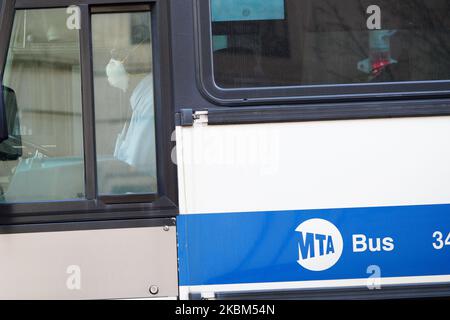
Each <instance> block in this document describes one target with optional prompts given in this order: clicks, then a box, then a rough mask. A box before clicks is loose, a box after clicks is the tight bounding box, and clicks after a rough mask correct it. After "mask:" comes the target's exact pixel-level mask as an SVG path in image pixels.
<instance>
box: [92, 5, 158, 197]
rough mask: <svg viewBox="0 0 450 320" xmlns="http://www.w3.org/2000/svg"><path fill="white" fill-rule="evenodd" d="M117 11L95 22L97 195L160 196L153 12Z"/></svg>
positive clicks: (96, 17) (98, 13)
mask: <svg viewBox="0 0 450 320" xmlns="http://www.w3.org/2000/svg"><path fill="white" fill-rule="evenodd" d="M113 9H114V10H111V9H109V8H108V9H107V10H105V9H102V8H100V10H96V11H95V12H94V13H93V14H92V19H91V20H92V48H93V65H94V96H95V118H96V119H95V120H96V121H95V130H96V148H97V169H98V170H97V172H98V179H97V180H98V190H99V194H100V195H107V196H117V195H145V194H156V193H157V174H156V172H157V170H156V138H155V106H154V105H155V104H154V94H153V92H154V90H153V83H154V82H153V67H152V65H153V59H152V37H151V12H150V8H146V7H142V6H138V7H136V8H134V10H131V9H130V7H129V6H127V8H126V9H125V10H126V11H120V7H115V8H113ZM130 10H131V11H130Z"/></svg>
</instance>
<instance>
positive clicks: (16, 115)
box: [0, 9, 84, 202]
mask: <svg viewBox="0 0 450 320" xmlns="http://www.w3.org/2000/svg"><path fill="white" fill-rule="evenodd" d="M66 19H67V14H66V11H65V9H40V10H18V11H16V15H15V20H14V25H13V31H12V35H11V41H10V47H9V53H8V58H7V61H6V66H5V72H4V77H3V83H2V84H3V87H2V90H3V93H4V94H3V96H4V103H5V107H6V116H7V126H8V132H9V139H7V140H6V141H4V142H3V143H1V144H0V202H27V201H46V200H69V199H79V198H83V197H84V160H83V130H82V129H83V127H82V117H81V78H80V50H79V33H78V30H69V29H68V28H67V27H66Z"/></svg>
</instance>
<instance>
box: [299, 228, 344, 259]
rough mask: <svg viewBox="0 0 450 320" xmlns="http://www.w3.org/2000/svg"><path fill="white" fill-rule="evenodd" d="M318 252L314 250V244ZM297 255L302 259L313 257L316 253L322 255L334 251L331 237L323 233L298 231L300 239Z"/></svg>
mask: <svg viewBox="0 0 450 320" xmlns="http://www.w3.org/2000/svg"><path fill="white" fill-rule="evenodd" d="M316 243H317V247H318V248H319V252H316V249H315V248H316V245H315V244H316ZM298 250H299V255H301V257H302V259H308V258H314V257H315V256H316V255H319V256H323V255H326V254H333V253H335V250H334V245H333V237H332V236H331V235H325V234H319V233H317V234H314V233H309V232H307V233H306V234H305V235H303V232H300V241H299V243H298Z"/></svg>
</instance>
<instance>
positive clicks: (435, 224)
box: [177, 205, 450, 285]
mask: <svg viewBox="0 0 450 320" xmlns="http://www.w3.org/2000/svg"><path fill="white" fill-rule="evenodd" d="M315 218H319V219H324V220H327V221H329V222H331V223H332V224H334V225H335V226H336V227H337V228H338V229H339V231H340V233H341V235H342V238H343V242H344V247H343V252H342V255H341V257H340V259H339V260H338V262H337V263H336V264H335V265H333V266H332V267H330V268H329V269H327V270H324V271H310V270H307V269H305V268H304V267H302V266H301V265H299V264H298V263H297V260H298V259H299V249H298V248H299V245H298V244H299V241H300V237H301V235H300V233H299V232H296V231H295V230H296V228H297V227H298V226H299V225H300V224H301V223H302V222H304V221H307V220H309V219H315ZM177 224H178V225H177V227H178V228H177V229H178V241H179V267H180V269H179V272H180V285H212V284H237V283H258V282H284V281H305V280H337V279H355V278H361V279H362V278H367V277H368V276H369V274H367V268H368V266H371V265H377V266H379V267H380V270H381V276H382V277H403V276H429V275H448V274H450V246H444V248H442V249H440V250H437V249H435V248H434V247H433V243H434V242H435V241H436V240H435V239H434V238H433V233H434V232H436V231H440V232H442V234H443V236H444V238H443V241H445V238H446V236H447V234H448V233H449V232H450V205H425V206H405V207H378V208H351V209H326V210H299V211H283V212H257V213H227V214H202V215H181V216H179V218H178V221H177ZM355 234H364V235H365V236H366V237H368V238H373V239H374V238H385V237H391V238H392V239H393V240H394V246H395V247H394V250H392V251H381V252H370V251H369V250H367V251H365V252H353V241H352V236H353V235H355Z"/></svg>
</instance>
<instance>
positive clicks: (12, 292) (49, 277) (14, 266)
mask: <svg viewBox="0 0 450 320" xmlns="http://www.w3.org/2000/svg"><path fill="white" fill-rule="evenodd" d="M0 256H1V257H2V263H1V264H0V283H1V286H0V299H113V298H149V297H164V296H177V295H178V288H177V285H178V283H177V256H176V230H175V227H173V226H172V227H150V228H124V229H107V230H90V231H67V232H47V233H46V232H42V233H22V234H3V235H0ZM151 286H156V287H157V288H158V293H157V294H155V295H152V294H151V293H150V292H149V288H150V287H151Z"/></svg>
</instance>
